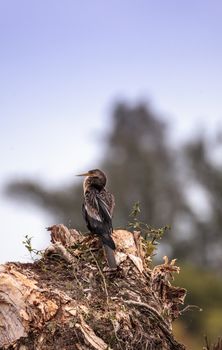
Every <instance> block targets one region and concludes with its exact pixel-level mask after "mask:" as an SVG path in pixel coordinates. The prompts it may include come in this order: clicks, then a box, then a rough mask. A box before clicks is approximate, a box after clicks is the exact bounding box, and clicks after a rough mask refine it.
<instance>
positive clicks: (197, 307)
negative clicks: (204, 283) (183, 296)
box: [180, 305, 203, 315]
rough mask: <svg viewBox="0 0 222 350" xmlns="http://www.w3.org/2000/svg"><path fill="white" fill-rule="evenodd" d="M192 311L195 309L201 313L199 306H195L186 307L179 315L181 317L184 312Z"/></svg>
mask: <svg viewBox="0 0 222 350" xmlns="http://www.w3.org/2000/svg"><path fill="white" fill-rule="evenodd" d="M193 309H197V310H198V311H199V312H201V311H203V309H201V308H200V307H199V306H197V305H187V306H186V307H185V308H184V309H182V310H180V315H182V314H183V313H184V312H187V311H190V310H191V311H192V310H193Z"/></svg>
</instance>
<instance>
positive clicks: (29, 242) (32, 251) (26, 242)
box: [22, 235, 42, 260]
mask: <svg viewBox="0 0 222 350" xmlns="http://www.w3.org/2000/svg"><path fill="white" fill-rule="evenodd" d="M32 239H33V237H30V236H28V235H25V239H24V241H22V244H24V246H25V248H26V249H27V250H28V252H29V253H30V256H31V258H32V259H33V260H34V258H35V256H40V257H42V251H41V250H38V249H35V248H33V246H32Z"/></svg>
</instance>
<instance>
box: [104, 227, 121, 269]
mask: <svg viewBox="0 0 222 350" xmlns="http://www.w3.org/2000/svg"><path fill="white" fill-rule="evenodd" d="M101 239H102V243H103V247H104V250H105V255H106V259H107V262H108V265H109V267H110V268H111V269H116V268H117V264H116V259H115V254H114V250H115V249H116V246H115V243H114V241H113V239H112V237H111V236H110V234H104V235H102V236H101Z"/></svg>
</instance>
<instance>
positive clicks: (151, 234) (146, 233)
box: [128, 202, 170, 256]
mask: <svg viewBox="0 0 222 350" xmlns="http://www.w3.org/2000/svg"><path fill="white" fill-rule="evenodd" d="M140 214H141V209H140V203H139V202H136V203H135V204H134V205H133V208H132V211H131V213H130V215H129V216H130V218H131V219H132V221H131V222H129V224H128V226H129V228H131V229H133V230H134V231H140V233H141V236H142V237H143V238H144V244H145V246H146V253H147V255H148V256H153V255H155V250H156V249H157V245H158V244H159V241H160V240H161V239H162V237H163V235H164V233H165V232H166V231H167V230H170V226H169V225H166V226H164V227H161V228H154V227H152V226H150V225H149V224H147V223H145V222H143V221H140V220H139V216H140Z"/></svg>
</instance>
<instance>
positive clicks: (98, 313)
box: [0, 225, 186, 350]
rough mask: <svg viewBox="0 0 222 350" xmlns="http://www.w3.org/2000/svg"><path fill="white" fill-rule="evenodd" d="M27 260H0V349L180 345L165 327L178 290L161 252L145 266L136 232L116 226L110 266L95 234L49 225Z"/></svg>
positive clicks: (180, 296)
mask: <svg viewBox="0 0 222 350" xmlns="http://www.w3.org/2000/svg"><path fill="white" fill-rule="evenodd" d="M48 230H49V231H50V233H51V242H52V243H51V245H50V246H49V247H48V248H47V249H46V250H45V252H44V254H43V256H42V257H41V259H39V260H38V261H35V262H33V263H26V264H21V263H7V264H5V265H1V266H0V349H2V350H4V349H15V350H57V349H58V350H61V349H62V350H71V349H72V350H81V349H82V350H86V349H89V350H90V349H92V350H93V349H94V350H108V349H110V350H111V349H113V350H115V349H116V350H125V349H126V350H131V349H133V350H134V349H138V350H140V349H141V350H145V349H147V350H158V349H161V350H162V349H166V350H168V349H179V350H180V349H185V347H184V346H183V345H182V344H179V343H178V342H177V341H176V340H175V338H174V336H173V334H172V322H173V320H174V319H175V318H177V317H178V316H179V315H180V309H179V308H180V305H181V304H183V302H184V298H185V295H186V290H185V289H183V288H179V287H175V286H172V285H171V282H170V280H171V279H172V277H173V274H174V273H179V267H177V266H176V265H175V260H173V261H171V262H170V261H168V259H167V258H165V260H164V263H163V264H162V265H158V266H156V267H154V268H153V269H151V267H150V259H149V257H146V252H145V250H144V249H145V248H144V245H143V244H142V238H141V237H140V235H139V233H138V232H134V233H131V232H129V231H126V230H116V231H114V233H113V239H114V241H115V243H116V247H117V250H116V260H117V263H118V269H117V270H116V271H111V270H109V269H107V264H106V261H105V260H104V254H103V250H102V247H101V243H100V241H99V240H98V239H97V238H96V237H92V236H83V235H81V234H80V233H78V232H77V231H76V230H69V229H67V227H65V226H64V225H54V226H52V227H50V228H48Z"/></svg>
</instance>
